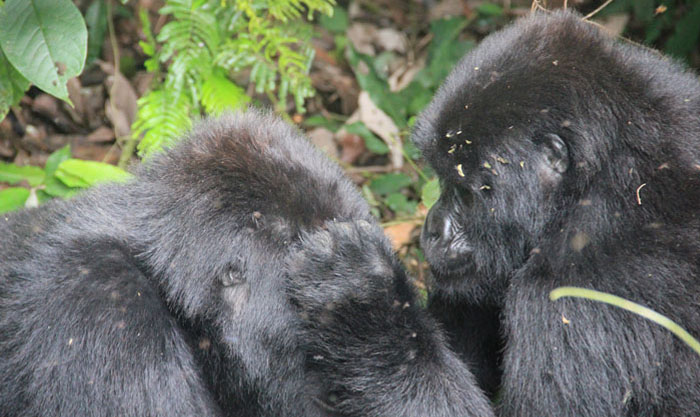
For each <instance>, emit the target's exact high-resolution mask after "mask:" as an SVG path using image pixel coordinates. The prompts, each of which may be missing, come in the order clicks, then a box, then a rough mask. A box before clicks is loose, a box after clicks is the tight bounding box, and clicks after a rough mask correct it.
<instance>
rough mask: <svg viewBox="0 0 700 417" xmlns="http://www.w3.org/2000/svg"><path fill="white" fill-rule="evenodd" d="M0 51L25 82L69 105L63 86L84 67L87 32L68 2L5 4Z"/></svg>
mask: <svg viewBox="0 0 700 417" xmlns="http://www.w3.org/2000/svg"><path fill="white" fill-rule="evenodd" d="M0 48H2V50H3V52H4V53H5V56H7V59H8V60H9V61H10V63H11V64H12V65H13V66H14V67H15V68H16V69H17V70H18V71H19V72H20V73H22V75H24V76H25V77H26V78H27V79H28V80H29V81H31V82H32V83H34V84H35V85H36V86H37V87H39V88H41V89H42V90H44V91H46V92H47V93H50V94H52V95H54V96H56V97H58V98H60V99H63V100H65V101H67V102H69V103H70V100H69V99H68V90H67V89H66V82H67V81H68V79H70V78H72V77H75V76H77V75H79V74H80V72H81V71H82V70H83V66H84V65H85V57H86V55H87V29H86V28H85V22H84V21H83V17H82V16H81V15H80V11H79V10H78V8H77V7H75V5H74V4H73V2H72V1H71V0H7V2H6V3H5V6H4V7H3V8H2V9H0Z"/></svg>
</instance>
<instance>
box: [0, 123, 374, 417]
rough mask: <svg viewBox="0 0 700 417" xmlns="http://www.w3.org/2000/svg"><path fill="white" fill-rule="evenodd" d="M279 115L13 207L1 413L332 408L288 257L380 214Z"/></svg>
mask: <svg viewBox="0 0 700 417" xmlns="http://www.w3.org/2000/svg"><path fill="white" fill-rule="evenodd" d="M368 212H369V211H368V207H367V205H366V204H365V202H364V201H363V200H362V199H361V197H359V196H358V193H357V191H356V190H355V189H354V187H353V185H352V184H351V183H350V182H349V181H348V180H346V179H345V178H344V177H343V175H342V172H341V171H340V169H339V168H338V167H337V166H336V165H334V164H332V163H330V162H329V161H328V160H327V159H326V158H324V157H322V156H321V155H320V154H319V153H318V152H317V151H316V150H315V149H313V147H312V146H311V145H310V144H308V143H307V142H306V141H305V140H304V139H303V138H301V137H300V135H299V134H298V133H297V132H296V131H294V130H293V129H291V128H290V127H289V126H287V125H286V124H284V123H282V122H280V121H278V120H277V119H276V118H274V117H272V116H269V115H262V114H256V113H254V112H249V113H248V114H246V115H241V116H230V117H227V118H223V119H221V120H219V121H211V122H208V123H202V124H201V125H200V126H199V127H198V128H197V129H195V130H194V131H193V132H192V133H191V134H190V135H189V138H187V139H186V140H184V141H183V143H182V144H181V145H180V146H177V147H176V148H174V149H173V150H171V151H169V152H168V153H165V154H163V155H159V156H157V157H154V158H153V160H152V161H150V162H149V163H147V164H144V165H143V166H142V167H140V168H139V169H138V171H137V173H136V179H135V180H134V181H131V182H130V183H127V184H117V185H109V186H103V187H98V188H96V189H93V190H90V191H88V192H86V193H84V194H82V195H81V196H79V197H78V198H76V199H74V200H71V201H55V202H51V203H49V204H46V205H45V206H42V207H40V208H38V209H36V210H27V211H23V212H19V213H10V214H8V215H5V216H3V217H2V218H1V220H2V221H1V222H0V236H2V246H1V248H0V404H1V405H0V408H2V412H0V415H2V416H7V417H9V416H223V415H231V416H234V415H235V416H307V415H310V416H321V415H326V412H325V411H323V410H321V409H320V408H319V407H318V406H317V405H315V404H314V400H313V398H314V397H316V396H318V395H321V394H322V390H320V389H319V386H320V384H319V383H318V382H316V381H315V380H314V377H313V376H311V375H307V374H306V372H305V370H304V361H305V357H304V354H303V352H302V350H301V349H300V347H299V343H298V340H297V339H298V338H297V336H296V334H297V333H298V330H297V328H298V326H297V325H296V324H295V322H296V314H295V312H294V311H293V310H292V309H291V305H290V303H289V302H288V300H287V294H286V285H285V283H284V282H283V274H282V272H281V269H282V267H283V265H284V258H285V256H286V253H287V251H288V247H289V245H290V244H291V243H292V239H293V237H294V236H295V235H296V234H298V233H299V231H300V230H303V229H305V228H309V227H316V226H317V225H320V224H321V223H322V222H323V221H324V220H325V219H333V218H339V219H344V218H348V219H354V218H365V217H369V214H368Z"/></svg>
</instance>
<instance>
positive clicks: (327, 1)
mask: <svg viewBox="0 0 700 417" xmlns="http://www.w3.org/2000/svg"><path fill="white" fill-rule="evenodd" d="M334 5H335V1H334V0H269V1H268V2H267V7H268V10H269V11H270V14H271V15H272V16H274V17H275V18H276V19H278V20H281V21H282V22H287V21H288V20H293V19H297V18H299V17H300V16H301V13H302V12H304V11H305V10H306V11H307V17H308V19H311V18H312V16H313V13H314V12H316V11H319V12H321V13H324V14H327V15H329V16H330V15H332V14H333V6H334Z"/></svg>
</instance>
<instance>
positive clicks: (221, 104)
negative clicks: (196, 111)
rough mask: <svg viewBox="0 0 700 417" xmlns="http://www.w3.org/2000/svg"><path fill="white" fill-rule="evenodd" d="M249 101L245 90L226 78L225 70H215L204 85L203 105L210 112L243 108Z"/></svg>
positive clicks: (215, 112)
mask: <svg viewBox="0 0 700 417" xmlns="http://www.w3.org/2000/svg"><path fill="white" fill-rule="evenodd" d="M249 102H250V97H248V95H247V94H246V93H245V90H243V89H242V88H241V87H239V86H237V85H236V84H234V83H233V82H231V81H230V80H229V79H228V78H226V76H225V75H224V74H223V71H215V72H214V73H213V74H212V75H211V76H210V77H208V78H207V80H206V81H205V82H204V84H203V85H202V105H204V108H205V109H206V111H207V112H208V113H212V114H221V113H222V112H224V111H225V110H235V109H241V108H244V107H245V106H246V105H247V104H248V103H249Z"/></svg>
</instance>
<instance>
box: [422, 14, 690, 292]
mask: <svg viewBox="0 0 700 417" xmlns="http://www.w3.org/2000/svg"><path fill="white" fill-rule="evenodd" d="M650 63H653V65H651V64H650ZM670 77H673V80H674V82H673V83H671V82H669V78H670ZM696 91H697V82H696V81H695V80H694V79H693V78H692V76H690V75H685V74H683V71H682V70H680V69H679V68H678V67H677V66H675V65H674V64H673V63H671V62H668V61H662V60H661V59H659V58H658V57H657V56H656V54H655V53H654V52H652V51H645V50H642V49H640V48H637V47H634V46H632V45H623V44H618V43H615V42H614V41H613V40H612V39H610V38H608V37H607V36H604V35H602V34H601V33H600V30H599V29H598V28H597V27H595V26H593V25H591V24H589V23H586V22H582V21H581V20H580V17H579V16H576V15H573V14H569V13H553V14H551V15H549V16H535V17H533V18H530V19H528V20H523V21H521V22H519V23H517V24H515V25H513V26H511V27H509V28H507V29H505V30H504V31H501V32H499V33H497V34H495V35H492V36H490V37H488V38H486V39H485V40H484V41H483V42H482V43H481V45H480V46H479V48H478V49H476V50H475V51H473V52H471V53H470V54H468V55H467V56H466V57H465V58H464V59H463V60H462V61H461V62H460V63H459V64H458V66H457V67H456V68H455V69H454V71H453V72H452V74H451V75H450V76H449V77H448V79H447V80H446V81H445V83H444V85H443V86H442V87H441V89H440V90H439V92H438V93H437V95H436V97H435V98H434V100H433V102H432V103H431V104H430V105H429V107H428V108H427V109H426V110H425V111H424V113H423V114H422V116H421V117H420V118H419V120H418V122H417V124H416V129H415V132H414V141H415V143H416V144H417V145H418V146H419V148H420V149H421V150H422V152H423V154H424V156H425V158H426V159H427V161H428V162H429V163H430V164H431V166H432V167H433V168H435V170H436V171H437V173H438V175H439V177H440V180H441V184H442V189H443V193H442V196H441V198H440V200H439V201H438V203H437V204H436V205H435V206H434V207H433V209H432V210H431V212H430V214H429V216H428V218H427V221H426V224H425V228H424V233H423V237H422V243H423V248H424V249H425V252H426V256H427V258H428V260H429V262H430V263H431V265H432V267H433V270H434V272H435V276H436V278H437V280H438V285H439V286H440V287H441V288H442V289H444V290H447V291H456V292H458V293H462V294H464V295H468V296H469V297H476V298H480V297H488V296H490V295H493V294H494V291H493V289H494V288H502V287H503V285H505V284H506V281H507V276H508V274H509V273H511V272H512V271H514V270H516V269H517V268H519V267H521V266H522V265H523V263H524V262H525V261H526V260H527V259H528V257H529V256H530V253H531V252H532V250H533V249H535V248H537V247H538V246H540V245H541V243H542V240H543V239H545V238H546V239H550V240H557V241H558V243H561V245H562V246H561V247H560V248H561V249H570V248H574V249H577V248H578V249H582V246H586V245H587V244H588V243H590V242H591V241H592V240H594V239H595V238H596V237H599V235H600V234H601V233H605V232H609V231H614V230H616V228H618V227H619V226H620V223H621V222H624V223H625V224H629V223H630V220H629V218H630V217H631V216H634V217H635V220H639V221H641V222H644V221H645V219H648V216H647V214H648V213H649V210H648V209H651V207H652V206H653V207H659V205H663V204H668V203H670V202H671V201H674V204H680V205H681V206H676V207H675V208H674V210H672V212H680V209H681V207H691V206H695V205H696V203H697V199H696V197H693V198H691V199H690V200H691V201H688V200H686V199H679V198H678V197H679V196H678V195H677V193H675V191H674V189H675V190H676V191H678V190H677V187H670V188H669V189H664V188H663V186H662V183H663V182H666V181H672V180H669V178H670V177H677V176H682V174H679V173H678V172H677V171H675V172H673V171H672V170H666V171H663V167H666V168H670V166H669V165H666V166H664V165H663V164H664V163H667V164H668V163H669V160H670V158H671V156H673V157H677V158H678V159H677V160H675V161H673V163H674V164H677V166H676V167H675V168H676V169H684V170H686V172H687V173H688V174H691V173H693V172H695V169H696V168H695V165H694V162H693V163H692V164H691V162H692V161H697V160H698V158H697V156H698V153H699V150H698V147H697V146H689V143H688V141H689V139H688V138H689V135H688V134H687V133H685V134H683V135H678V134H676V131H675V130H676V129H677V128H678V126H679V125H680V124H682V125H683V129H687V128H689V127H690V128H692V129H695V132H697V129H698V128H697V123H692V124H691V123H689V122H690V121H691V120H692V118H696V115H697V102H696V100H697V92H696ZM691 99H692V100H691ZM671 139H673V140H671ZM662 148H663V151H661V149H662ZM659 167H662V169H657V168H659ZM672 172H673V173H672ZM652 177H653V178H654V181H655V182H657V183H658V185H655V186H654V187H653V191H652V189H651V187H650V185H651V182H650V181H651V178H652ZM645 182H647V183H648V185H647V188H646V189H644V190H643V191H642V194H646V198H644V199H645V200H647V202H646V203H645V204H646V205H648V207H641V208H640V207H638V206H639V205H638V202H637V199H636V198H635V190H636V189H637V187H639V186H640V185H641V184H643V183H645ZM672 182H673V181H672ZM683 182H685V183H689V182H692V180H690V179H689V178H687V177H686V178H684V179H683ZM694 186H695V185H694ZM651 193H653V194H654V195H655V196H657V197H661V195H664V198H666V197H673V200H665V201H664V200H663V199H661V198H655V199H648V197H649V196H650V194H651ZM674 193H675V194H674ZM642 197H645V196H644V195H642ZM677 200H678V201H677ZM591 207H593V208H595V210H592V209H591ZM647 208H648V209H647ZM621 213H625V215H624V216H621ZM622 217H624V219H623V218H622ZM562 227H564V230H563V231H562V233H559V231H560V229H561V228H562ZM555 232H556V233H555ZM553 233H555V234H553ZM465 276H469V277H470V278H469V279H468V280H465V279H463V278H464V277H465ZM497 292H498V291H496V293H497Z"/></svg>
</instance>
